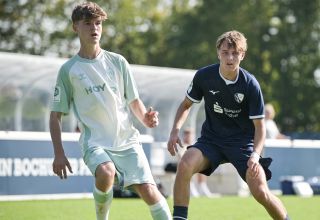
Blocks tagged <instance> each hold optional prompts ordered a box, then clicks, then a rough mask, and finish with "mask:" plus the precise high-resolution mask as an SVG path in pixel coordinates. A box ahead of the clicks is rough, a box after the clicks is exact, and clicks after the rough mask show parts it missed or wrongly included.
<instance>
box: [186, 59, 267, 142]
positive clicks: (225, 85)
mask: <svg viewBox="0 0 320 220" xmlns="http://www.w3.org/2000/svg"><path fill="white" fill-rule="evenodd" d="M219 66H220V64H213V65H210V66H206V67H204V68H202V69H200V70H198V71H197V73H196V74H195V76H194V78H193V80H192V82H191V84H190V87H189V89H188V91H187V97H188V98H189V99H190V100H191V101H192V102H194V103H199V102H200V101H201V100H202V98H203V99H204V105H205V114H206V120H205V122H204V123H203V125H202V130H201V137H200V138H199V139H198V141H201V142H208V143H216V144H219V145H229V144H233V143H237V144H245V145H248V144H249V145H250V143H251V144H252V143H253V138H254V125H253V121H252V119H259V118H264V100H263V96H262V92H261V89H260V85H259V83H258V81H257V80H256V78H255V77H254V76H253V75H251V74H250V73H249V72H248V71H246V70H244V69H242V68H240V70H239V74H238V77H237V79H236V80H235V81H234V82H231V81H228V80H226V79H224V78H223V77H222V75H221V74H220V73H219Z"/></svg>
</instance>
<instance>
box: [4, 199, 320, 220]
mask: <svg viewBox="0 0 320 220" xmlns="http://www.w3.org/2000/svg"><path fill="white" fill-rule="evenodd" d="M280 199H281V200H282V201H283V202H284V204H285V206H286V208H287V209H288V211H289V214H290V217H291V219H293V220H299V219H308V220H319V219H320V209H319V207H320V206H319V204H320V196H314V197H311V198H301V197H297V196H281V197H280ZM168 202H169V206H170V208H171V209H172V198H169V199H168ZM0 219H3V220H29V219H30V220H94V219H95V213H94V205H93V200H92V199H75V200H33V201H8V202H0ZM109 219H110V220H148V219H151V216H150V213H149V209H148V207H147V205H145V204H144V202H143V201H142V200H141V199H118V198H116V199H114V200H113V203H112V207H111V212H110V216H109ZM189 219H190V220H207V219H208V220H211V219H219V220H270V219H271V218H270V217H269V216H268V214H267V212H266V211H265V210H264V208H263V207H262V206H261V205H259V204H258V203H257V202H255V200H254V199H253V198H252V197H247V198H241V197H236V196H223V197H221V198H212V199H209V198H192V199H191V201H190V208H189Z"/></svg>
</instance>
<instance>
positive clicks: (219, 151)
mask: <svg viewBox="0 0 320 220" xmlns="http://www.w3.org/2000/svg"><path fill="white" fill-rule="evenodd" d="M190 147H195V148H197V149H199V150H200V151H201V152H202V154H203V155H204V156H205V157H206V158H208V160H209V162H210V167H209V168H207V169H206V170H203V171H201V173H203V174H205V175H207V176H210V175H211V174H212V173H213V172H214V171H215V169H217V167H218V166H219V165H220V164H223V163H231V164H232V165H233V166H234V167H235V168H236V169H237V171H238V173H239V175H240V176H241V178H242V179H243V180H244V181H246V172H247V169H248V165H247V162H248V160H249V158H250V156H251V153H252V152H253V147H251V146H244V147H234V146H233V147H230V146H229V147H228V146H223V147H221V146H219V145H216V144H208V143H202V142H196V143H195V144H194V145H191V146H189V147H188V148H190ZM259 162H260V164H261V166H262V167H263V169H264V171H265V174H266V179H267V180H269V179H271V175H272V173H271V171H270V170H269V166H270V164H271V162H272V159H271V158H260V160H259Z"/></svg>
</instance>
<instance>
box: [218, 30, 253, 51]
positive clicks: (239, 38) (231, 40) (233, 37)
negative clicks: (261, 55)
mask: <svg viewBox="0 0 320 220" xmlns="http://www.w3.org/2000/svg"><path fill="white" fill-rule="evenodd" d="M224 41H226V42H227V43H228V47H229V48H235V49H236V50H237V51H242V52H246V51H247V48H248V45H247V39H246V38H245V37H244V34H243V33H241V32H239V31H236V30H233V31H228V32H225V33H223V34H222V35H220V36H219V37H218V39H217V42H216V47H217V49H218V50H219V49H220V47H221V45H222V44H223V42H224Z"/></svg>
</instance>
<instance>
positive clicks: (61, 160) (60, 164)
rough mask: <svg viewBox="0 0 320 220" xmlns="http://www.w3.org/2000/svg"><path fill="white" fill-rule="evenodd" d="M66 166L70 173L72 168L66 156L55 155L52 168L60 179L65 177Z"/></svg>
mask: <svg viewBox="0 0 320 220" xmlns="http://www.w3.org/2000/svg"><path fill="white" fill-rule="evenodd" d="M66 167H67V168H68V170H69V172H70V173H73V172H72V168H71V166H70V163H69V161H68V159H67V158H66V156H64V155H63V156H61V157H57V156H56V157H55V158H54V160H53V163H52V169H53V172H54V173H55V174H57V175H58V176H59V177H60V179H67V169H66Z"/></svg>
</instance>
